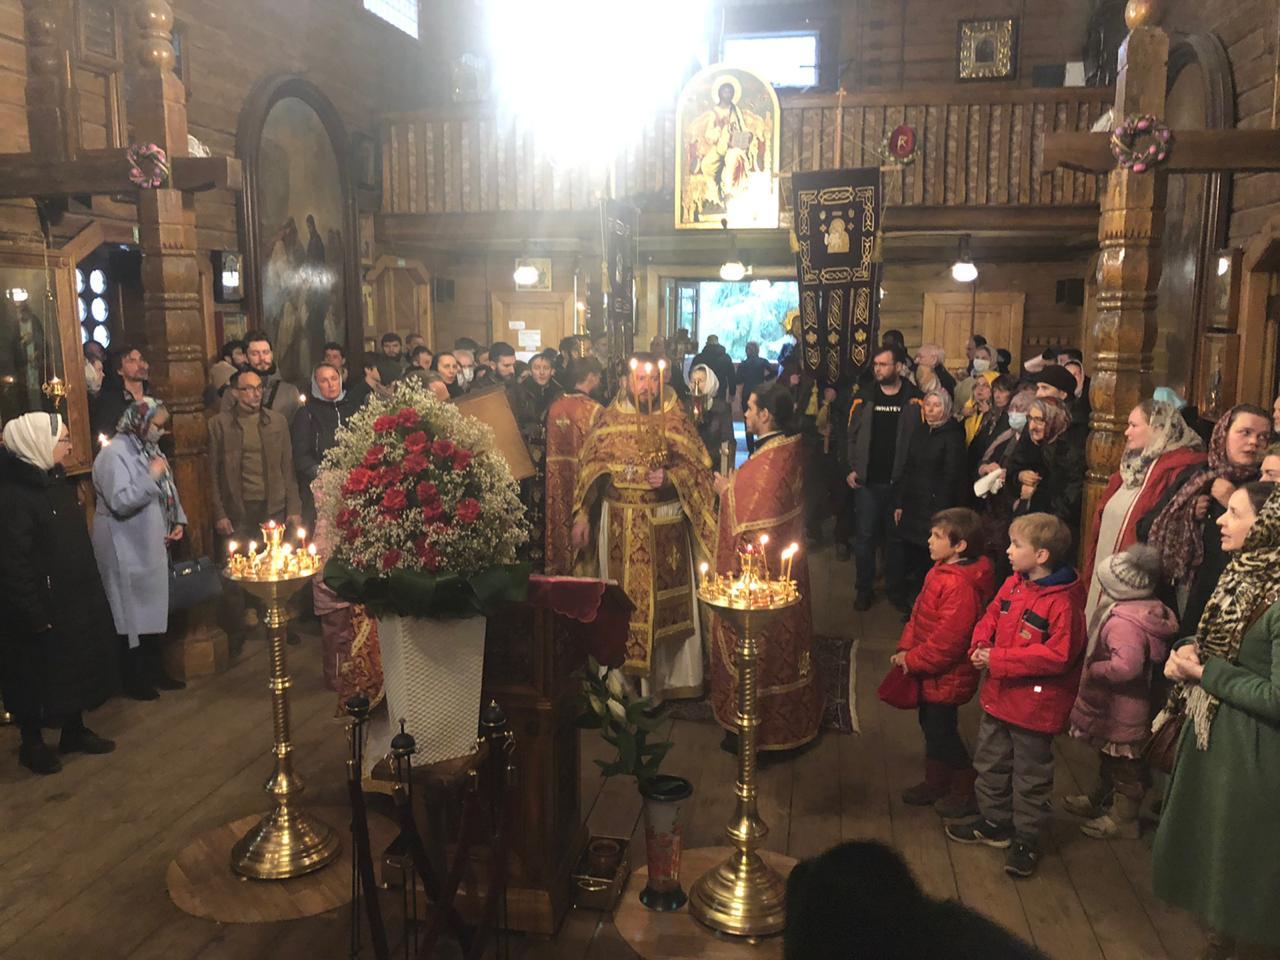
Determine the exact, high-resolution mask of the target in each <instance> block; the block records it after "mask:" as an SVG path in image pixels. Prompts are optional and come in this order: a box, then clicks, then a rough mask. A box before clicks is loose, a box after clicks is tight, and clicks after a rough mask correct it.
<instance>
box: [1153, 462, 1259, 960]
mask: <svg viewBox="0 0 1280 960" xmlns="http://www.w3.org/2000/svg"><path fill="white" fill-rule="evenodd" d="M1275 490H1276V487H1275V485H1274V484H1269V483H1248V484H1245V485H1244V486H1243V487H1241V488H1239V489H1238V490H1236V491H1235V492H1234V493H1232V495H1231V496H1230V497H1229V498H1228V501H1227V509H1226V511H1225V512H1224V513H1223V514H1222V516H1220V517H1219V518H1218V527H1219V534H1218V540H1219V544H1220V546H1221V549H1222V551H1223V552H1224V553H1226V554H1228V555H1229V556H1230V557H1231V561H1230V564H1229V565H1228V567H1227V569H1226V570H1225V571H1224V572H1223V574H1222V576H1221V578H1220V579H1219V581H1218V584H1217V587H1216V589H1215V590H1214V591H1213V594H1212V596H1211V597H1210V599H1209V601H1208V603H1207V605H1206V607H1205V611H1204V616H1203V617H1202V618H1201V619H1200V622H1199V623H1198V624H1197V626H1196V630H1195V635H1194V636H1193V637H1189V638H1187V639H1185V640H1182V641H1179V642H1178V643H1177V644H1176V645H1175V648H1174V651H1173V653H1172V654H1171V655H1170V657H1169V659H1168V660H1167V661H1166V662H1165V667H1164V675H1165V677H1166V678H1167V679H1169V680H1171V681H1173V682H1174V683H1175V684H1176V686H1175V687H1174V689H1173V691H1172V693H1171V695H1170V698H1169V703H1168V704H1167V705H1166V707H1165V709H1164V710H1163V711H1161V713H1160V715H1159V716H1158V717H1157V718H1156V722H1155V725H1154V727H1155V730H1156V736H1157V737H1159V736H1160V733H1161V732H1162V731H1163V730H1164V726H1165V724H1167V723H1170V722H1172V720H1173V718H1174V717H1177V716H1182V717H1185V719H1184V720H1183V721H1182V729H1181V731H1180V732H1178V735H1177V748H1176V751H1177V752H1176V758H1175V759H1174V762H1173V774H1172V780H1171V782H1170V784H1169V788H1168V790H1167V792H1166V793H1165V801H1164V808H1163V811H1162V814H1161V817H1160V827H1159V830H1158V831H1157V833H1156V837H1155V843H1154V844H1153V846H1152V851H1151V866H1152V879H1153V883H1152V886H1153V888H1154V890H1155V894H1156V896H1158V897H1159V898H1160V899H1161V900H1163V901H1165V902H1166V903H1170V904H1173V905H1174V906H1176V907H1180V908H1182V909H1183V910H1187V911H1190V912H1191V913H1192V914H1194V915H1195V916H1196V918H1197V919H1198V920H1199V921H1200V923H1201V924H1203V926H1205V927H1207V928H1208V929H1209V931H1210V933H1209V938H1208V944H1207V945H1206V948H1205V949H1204V951H1203V952H1202V953H1200V954H1199V956H1200V957H1202V958H1207V960H1227V958H1230V957H1242V958H1243V957H1259V958H1262V957H1275V956H1277V954H1278V953H1280V912H1278V911H1277V910H1276V891H1277V890H1280V830H1277V829H1276V826H1275V810H1276V805H1277V803H1278V802H1280V763H1277V762H1276V758H1277V757H1280V679H1278V677H1277V663H1276V656H1277V650H1280V605H1278V604H1277V603H1276V598H1277V596H1280V497H1277V496H1276V493H1275ZM1246 944H1248V945H1249V946H1246ZM1254 947H1257V948H1260V949H1256V950H1254V949H1252V948H1254ZM1237 951H1238V952H1237Z"/></svg>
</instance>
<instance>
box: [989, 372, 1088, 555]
mask: <svg viewBox="0 0 1280 960" xmlns="http://www.w3.org/2000/svg"><path fill="white" fill-rule="evenodd" d="M1070 428H1071V414H1070V413H1069V412H1068V411H1067V408H1066V406H1064V405H1063V404H1061V403H1059V402H1058V401H1057V400H1052V399H1048V398H1045V397H1038V398H1036V401H1035V402H1034V403H1032V404H1031V409H1030V410H1028V411H1027V429H1026V432H1025V433H1023V435H1022V439H1021V440H1019V441H1018V446H1017V447H1016V448H1015V449H1014V452H1013V459H1012V460H1011V462H1010V464H1009V473H1008V477H1007V479H1008V483H1009V486H1010V487H1011V488H1012V489H1013V490H1014V492H1015V493H1016V495H1017V499H1016V500H1015V502H1014V505H1013V515H1014V516H1015V517H1018V516H1022V515H1024V514H1030V513H1050V514H1053V516H1055V517H1057V518H1058V519H1059V520H1061V521H1062V522H1063V523H1065V524H1066V525H1067V528H1068V529H1069V530H1070V531H1071V536H1072V540H1073V542H1076V543H1078V542H1079V536H1080V507H1081V504H1082V503H1083V500H1084V469H1085V461H1084V444H1083V442H1082V440H1078V438H1079V437H1080V435H1079V434H1077V433H1073V432H1072V430H1071V429H1070Z"/></svg>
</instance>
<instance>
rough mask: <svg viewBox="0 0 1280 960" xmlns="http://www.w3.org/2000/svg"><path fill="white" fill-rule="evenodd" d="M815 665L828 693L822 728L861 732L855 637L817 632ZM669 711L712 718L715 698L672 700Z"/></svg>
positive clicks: (681, 715)
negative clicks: (712, 705)
mask: <svg viewBox="0 0 1280 960" xmlns="http://www.w3.org/2000/svg"><path fill="white" fill-rule="evenodd" d="M813 659H814V668H815V669H816V670H817V672H818V678H819V680H820V681H821V683H822V687H823V690H824V691H825V693H826V700H827V706H826V710H825V711H824V713H823V716H822V728H823V729H824V730H830V731H832V732H834V733H858V732H860V730H859V727H858V701H857V696H856V693H855V691H856V689H857V680H858V676H857V657H856V656H855V646H854V641H853V640H851V639H849V638H848V637H826V636H815V637H814V638H813ZM666 706H667V715H668V716H669V717H671V718H672V719H673V720H695V721H712V720H713V719H714V717H713V716H712V713H711V702H710V701H709V700H708V699H707V698H705V697H702V698H699V699H697V700H670V701H668V702H667V705H666Z"/></svg>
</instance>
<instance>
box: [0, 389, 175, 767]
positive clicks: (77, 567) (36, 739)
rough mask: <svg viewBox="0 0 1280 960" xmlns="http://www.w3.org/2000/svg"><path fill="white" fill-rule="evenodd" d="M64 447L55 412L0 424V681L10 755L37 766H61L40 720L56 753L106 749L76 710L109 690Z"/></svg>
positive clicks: (97, 587) (95, 588) (98, 601)
mask: <svg viewBox="0 0 1280 960" xmlns="http://www.w3.org/2000/svg"><path fill="white" fill-rule="evenodd" d="M70 452H71V436H70V434H69V433H68V432H67V428H66V426H65V425H64V424H63V422H62V418H61V417H59V416H58V415H57V414H56V413H54V414H51V413H27V414H23V415H22V416H20V417H15V418H14V419H12V420H10V421H9V422H8V423H6V424H5V427H4V449H3V450H2V451H0V542H2V543H4V550H2V551H0V613H2V614H3V618H4V630H2V631H0V660H2V661H3V663H4V669H3V671H0V684H2V692H3V696H4V704H5V708H6V709H7V710H9V712H11V713H12V714H13V716H14V720H15V721H16V723H17V726H18V729H19V731H20V732H21V735H22V746H21V748H20V749H19V751H18V761H19V762H20V763H21V764H22V765H23V766H24V767H26V768H27V769H28V770H31V771H32V772H33V773H39V774H53V773H57V772H58V771H59V770H61V769H62V763H61V761H60V760H59V759H58V757H57V755H56V754H55V753H54V751H53V750H51V749H50V748H49V747H48V746H47V745H46V744H45V742H44V737H43V730H44V728H45V727H61V728H62V736H61V739H60V740H59V743H58V752H59V753H62V754H68V753H88V754H102V753H110V752H111V751H112V750H114V749H115V744H114V743H113V742H112V741H110V740H107V739H105V738H104V737H100V736H98V735H97V734H95V733H94V732H93V731H92V730H90V729H89V728H88V727H86V726H85V724H84V711H86V710H92V709H94V708H95V707H97V706H99V705H101V704H102V703H103V702H105V701H106V699H107V697H109V696H110V695H111V693H112V692H113V690H114V687H115V684H116V663H115V653H114V647H115V644H114V636H113V635H114V632H115V631H113V630H112V629H111V608H110V607H109V606H108V604H107V598H106V595H105V594H104V593H103V589H102V581H101V579H100V577H99V576H98V565H97V563H95V562H94V556H93V546H92V544H91V543H90V542H89V532H88V530H86V529H85V523H84V511H83V510H82V509H81V508H80V504H79V502H78V501H77V499H76V487H75V484H74V483H72V482H71V481H70V480H68V479H67V476H66V473H65V472H64V471H63V469H62V466H61V464H62V462H63V461H64V460H65V459H66V457H67V454H69V453H70ZM153 486H154V484H153ZM161 581H162V582H164V583H167V577H166V576H164V575H162V576H161Z"/></svg>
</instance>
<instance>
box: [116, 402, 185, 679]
mask: <svg viewBox="0 0 1280 960" xmlns="http://www.w3.org/2000/svg"><path fill="white" fill-rule="evenodd" d="M170 420H171V418H170V415H169V410H168V408H167V407H165V405H164V404H163V403H161V402H160V401H159V400H155V399H153V398H151V397H144V398H143V399H142V400H140V401H138V402H137V403H135V404H133V405H131V406H130V407H129V408H128V409H127V410H125V412H124V414H123V415H122V416H121V417H120V422H119V424H117V428H116V435H115V437H114V438H113V439H112V440H111V442H110V443H108V444H107V445H106V446H105V447H103V448H102V451H101V453H99V454H98V457H97V459H96V460H94V462H93V490H94V494H95V496H96V497H97V502H98V509H97V510H95V511H94V515H93V549H94V554H95V555H96V556H97V558H98V571H99V573H100V574H101V575H102V583H103V586H105V587H106V591H107V599H108V600H109V601H110V602H111V615H112V618H113V620H114V621H115V627H116V633H118V634H119V635H120V645H121V656H122V657H123V666H124V669H123V671H122V674H123V677H124V689H125V692H126V693H127V694H128V695H129V696H131V697H133V698H134V699H135V700H154V699H155V698H156V696H157V693H156V690H157V689H159V690H181V689H182V688H183V687H185V686H186V684H184V683H182V682H181V681H180V680H175V679H173V678H172V677H170V676H169V675H168V673H166V671H165V668H164V657H163V649H162V648H163V642H164V634H165V632H166V631H167V630H168V629H169V553H168V550H169V547H170V545H172V544H174V543H177V542H178V541H179V540H182V539H183V536H184V531H185V528H186V523H187V515H186V513H184V512H183V509H182V503H181V501H179V499H178V488H177V485H176V484H175V483H174V480H173V471H172V469H171V468H170V466H169V461H168V460H167V459H166V458H165V455H164V454H163V453H161V452H160V446H159V444H160V438H161V437H163V436H164V435H165V433H166V432H167V430H168V426H169V423H170Z"/></svg>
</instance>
